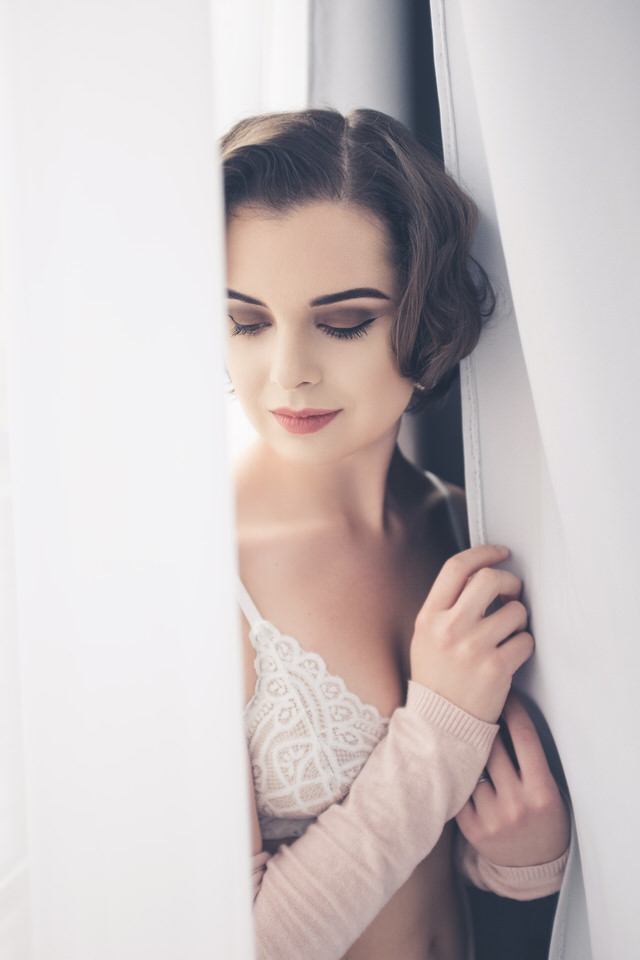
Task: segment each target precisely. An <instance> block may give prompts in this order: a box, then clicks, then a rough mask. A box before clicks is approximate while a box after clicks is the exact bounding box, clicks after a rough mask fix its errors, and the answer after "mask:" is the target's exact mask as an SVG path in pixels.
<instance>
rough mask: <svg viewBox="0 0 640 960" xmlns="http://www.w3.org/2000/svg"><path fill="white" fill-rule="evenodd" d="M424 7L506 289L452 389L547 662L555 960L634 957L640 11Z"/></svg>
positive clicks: (541, 677)
mask: <svg viewBox="0 0 640 960" xmlns="http://www.w3.org/2000/svg"><path fill="white" fill-rule="evenodd" d="M432 11H433V19H434V44H435V52H436V67H437V72H438V84H439V92H440V103H441V109H442V120H443V135H444V144H445V154H446V160H447V163H448V164H449V166H450V168H451V169H452V170H453V172H454V173H455V174H456V175H457V176H458V177H459V179H460V180H461V181H462V183H463V184H465V185H466V186H467V187H468V188H469V189H470V190H471V192H472V193H473V194H474V196H475V197H476V198H477V199H478V201H479V204H480V207H481V210H482V214H483V223H482V228H481V231H480V235H479V238H478V244H477V253H478V256H479V258H480V259H481V260H482V262H483V264H484V265H485V267H487V268H488V269H489V271H490V272H491V273H492V274H493V276H494V277H496V278H497V280H498V282H499V284H500V285H501V287H502V289H503V299H502V303H501V304H500V309H499V311H498V316H497V320H496V321H495V322H494V323H493V325H492V326H491V328H490V329H489V330H488V331H487V333H486V335H485V337H484V339H483V341H482V343H481V345H480V347H479V348H478V349H477V351H476V352H475V354H474V356H473V358H472V359H471V360H470V361H469V362H468V363H467V364H466V365H465V369H464V371H463V378H462V382H463V403H464V406H465V444H466V464H467V493H468V496H469V501H470V508H471V523H472V536H473V538H474V541H475V542H477V541H480V540H484V539H485V538H486V539H488V540H490V541H494V542H499V543H502V542H505V543H507V544H509V545H510V546H511V547H512V549H513V552H514V556H513V566H514V568H515V569H516V570H517V571H518V572H519V573H521V574H522V575H523V577H524V582H525V589H526V599H527V601H528V604H529V607H530V610H531V615H532V617H531V619H532V626H533V630H534V633H535V636H536V641H537V650H536V656H535V660H534V662H533V663H532V665H531V667H529V668H528V669H527V670H526V671H525V672H524V674H523V676H522V678H521V683H522V684H524V685H525V686H526V687H527V688H528V689H529V690H530V691H531V692H532V693H533V695H534V696H535V699H536V700H537V702H538V703H539V704H540V706H541V707H542V709H543V711H544V713H545V715H546V718H547V720H548V722H549V724H550V726H551V729H552V731H553V735H554V738H555V740H556V743H557V745H558V748H559V751H560V755H561V758H562V763H563V766H564V770H565V773H566V775H567V779H568V783H569V787H570V790H571V796H572V800H573V806H574V813H575V822H576V828H577V837H578V839H579V847H580V853H581V859H582V870H583V873H584V888H583V881H582V877H581V871H580V862H579V859H578V858H577V857H576V856H575V855H574V858H573V861H572V864H571V869H570V871H569V875H568V876H567V878H566V882H565V887H564V889H563V891H562V894H561V898H560V904H559V909H558V915H557V918H556V928H555V931H554V938H553V944H552V951H551V955H552V957H554V958H556V957H566V958H567V960H574V958H575V960H588V958H589V956H590V955H592V956H593V957H594V960H609V958H611V957H616V958H617V960H632V958H634V957H637V955H638V946H637V945H638V935H637V930H636V927H637V922H636V904H635V900H636V884H635V852H636V850H637V847H638V833H639V826H638V818H637V813H636V807H637V790H638V786H639V784H640V776H639V774H640V754H639V752H638V748H637V743H636V739H637V732H638V730H639V729H640V706H639V704H640V698H639V697H638V694H637V690H636V686H637V682H638V676H639V670H638V667H639V666H640V657H639V655H638V642H637V633H638V623H639V622H640V592H639V591H638V587H637V584H638V579H639V574H640V564H639V562H638V540H639V538H640V508H639V506H638V497H637V495H636V493H635V481H636V477H637V471H638V466H639V456H638V440H637V429H636V426H635V419H634V418H635V412H636V410H637V409H638V405H639V399H640V397H639V395H638V379H637V361H638V357H640V324H639V322H638V306H637V300H638V297H637V282H636V277H637V258H638V254H639V252H640V244H639V242H638V224H639V223H640V194H639V192H638V188H637V177H638V170H639V169H640V136H639V134H638V116H639V107H640V69H639V61H638V56H637V41H638V37H639V35H640V32H639V27H640V8H638V6H637V5H636V4H632V3H627V2H625V0H616V2H611V3H608V4H607V5H606V6H605V5H603V4H600V3H595V2H587V3H584V2H580V3H578V2H575V0H563V2H562V3H560V4H558V3H551V2H538V3H536V4H522V3H520V4H514V3H512V2H509V0H490V2H487V3H482V4H476V3H473V2H471V0H469V2H467V0H434V2H432ZM585 893H586V898H585ZM587 915H588V920H587ZM589 934H590V939H591V945H590V944H589ZM590 951H591V952H590Z"/></svg>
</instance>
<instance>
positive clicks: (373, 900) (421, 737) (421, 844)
mask: <svg viewBox="0 0 640 960" xmlns="http://www.w3.org/2000/svg"><path fill="white" fill-rule="evenodd" d="M497 729H498V728H497V726H495V725H494V724H489V723H486V722H483V721H481V720H478V719H476V718H475V717H472V716H470V715H469V714H468V713H465V712H464V711H463V710H461V709H460V708H459V707H456V706H455V705H454V704H452V703H450V702H448V701H446V700H444V699H443V698H442V697H440V696H438V694H436V693H433V692H432V691H431V690H428V689H426V688H425V687H423V686H421V685H420V684H418V683H414V682H411V681H410V684H409V692H408V695H407V703H406V706H404V707H401V708H399V709H398V710H396V711H395V712H394V714H393V716H392V718H391V721H390V723H389V730H388V733H387V735H386V737H385V738H384V740H382V741H381V742H380V743H379V744H378V746H377V747H376V748H375V750H374V751H373V753H372V754H371V757H370V758H369V760H368V761H367V763H366V764H365V766H364V768H363V769H362V771H361V773H360V774H359V776H358V777H357V778H356V780H355V781H354V783H353V785H352V787H351V791H350V793H349V796H348V797H347V798H346V799H345V801H344V802H343V803H342V804H334V805H333V806H331V807H329V809H328V810H326V811H325V812H324V813H323V814H321V816H320V817H319V818H318V820H317V822H316V823H314V824H312V825H311V826H310V827H309V829H308V830H307V832H306V833H305V834H304V836H303V837H301V838H300V839H299V840H297V841H296V842H295V843H294V844H292V845H291V846H290V847H285V846H283V847H281V848H280V850H279V851H278V853H276V854H275V855H274V856H273V857H268V855H267V854H264V853H261V854H257V855H256V856H255V857H254V868H255V869H256V870H257V874H254V878H255V877H256V876H257V877H259V881H261V882H258V883H257V884H254V889H256V890H257V893H256V898H255V902H254V921H255V928H256V941H257V956H258V958H259V960H299V958H301V957H313V958H314V960H332V958H336V960H337V958H339V957H342V956H343V954H344V953H345V951H346V950H347V949H348V947H349V946H350V945H351V944H352V943H353V942H354V941H355V940H356V939H357V938H358V937H359V936H360V934H361V933H362V932H363V931H364V930H365V928H366V927H367V926H368V925H369V923H370V922H371V921H372V920H373V918H374V917H375V916H376V915H377V914H378V913H379V911H380V910H381V909H382V907H383V906H384V904H385V903H386V902H387V900H388V899H389V898H390V897H391V895H392V894H393V893H394V892H395V891H396V890H397V889H399V887H400V886H401V885H402V884H403V883H404V882H405V880H406V879H407V878H408V877H409V875H410V874H411V873H412V871H413V870H414V869H415V867H416V866H417V864H418V863H419V862H420V861H421V860H423V859H424V857H425V856H426V855H427V854H428V853H429V852H430V850H431V849H432V848H433V847H434V846H435V844H436V842H437V840H438V838H439V837H440V834H441V832H442V829H443V826H444V824H445V823H446V821H447V820H449V819H451V818H452V817H453V816H455V814H456V812H457V811H458V810H459V809H460V808H461V807H462V805H463V804H464V802H465V800H466V798H467V797H468V796H469V794H470V793H471V791H472V790H473V787H474V785H475V783H476V782H477V779H478V777H479V775H480V773H481V771H482V769H483V766H484V764H485V763H486V760H487V758H488V755H489V751H490V748H491V744H492V742H493V739H494V737H495V735H496V732H497ZM256 823H257V821H256ZM265 864H266V866H265Z"/></svg>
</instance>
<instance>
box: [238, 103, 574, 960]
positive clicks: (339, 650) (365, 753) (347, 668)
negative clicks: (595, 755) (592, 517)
mask: <svg viewBox="0 0 640 960" xmlns="http://www.w3.org/2000/svg"><path fill="white" fill-rule="evenodd" d="M223 162H224V182H225V200H226V206H227V282H228V288H229V290H228V296H229V306H228V347H227V363H228V369H229V374H230V377H231V380H232V382H233V386H234V389H235V392H236V394H237V396H238V398H239V400H240V402H241V403H242V405H243V407H244V409H245V412H246V413H247V415H248V417H249V419H250V420H251V422H252V423H253V425H254V427H255V428H256V430H257V433H258V440H257V441H256V443H255V445H254V446H253V447H252V448H251V449H250V450H249V451H248V452H247V454H246V455H245V457H244V458H243V459H242V460H241V462H240V463H239V464H238V470H237V481H236V492H237V512H238V516H237V529H238V541H239V565H240V575H241V580H242V584H241V585H240V587H239V592H240V602H241V606H242V609H243V613H244V621H243V624H244V635H245V639H244V647H245V678H246V700H247V708H246V711H245V721H246V726H247V738H248V744H249V754H250V761H251V770H252V776H253V782H254V788H255V789H254V794H253V796H252V810H253V843H254V849H253V853H254V883H255V887H254V889H255V902H254V918H255V923H256V939H257V948H258V956H259V957H261V958H262V957H271V958H278V960H284V958H287V957H291V958H303V957H304V958H308V960H314V958H329V957H334V958H339V957H342V956H344V957H348V958H349V960H358V958H367V960H385V958H388V957H391V956H393V957H399V958H402V960H424V958H436V957H437V958H442V960H461V958H463V957H465V956H467V955H468V950H469V944H468V942H467V939H468V938H467V936H466V924H465V919H464V912H463V901H462V899H461V895H460V887H459V883H458V875H459V873H460V872H461V873H462V874H464V875H466V876H467V877H468V878H470V879H471V880H472V881H473V882H474V883H476V884H478V885H480V886H483V887H485V888H489V889H493V890H494V891H496V892H498V893H502V894H505V895H508V896H512V897H521V898H525V899H526V898H531V897H536V896H543V895H546V894H548V893H550V892H553V891H554V890H557V889H558V887H559V883H560V880H561V876H562V870H563V868H564V863H565V861H566V848H567V845H568V841H569V822H568V815H567V811H566V809H565V806H564V803H563V801H562V798H561V797H560V794H559V792H558V789H557V787H556V785H555V782H554V781H553V778H552V776H551V774H550V772H549V769H548V766H547V764H546V760H545V758H544V755H543V753H542V749H541V746H540V743H539V740H538V738H537V735H536V734H535V731H534V729H533V727H532V725H531V723H530V721H529V720H528V717H527V715H526V713H525V711H524V709H523V708H522V706H521V705H520V703H519V702H518V701H517V699H515V698H514V697H513V696H512V695H511V696H508V695H509V689H510V684H511V677H512V675H513V673H514V672H515V670H516V669H517V668H518V667H519V666H520V665H521V664H522V663H523V662H524V661H525V660H526V659H527V658H528V657H529V656H530V655H531V652H532V649H533V640H532V638H531V636H530V634H529V633H527V631H526V621H527V614H526V610H525V608H524V607H523V605H522V604H521V603H520V602H519V599H518V597H519V594H520V589H521V584H520V581H519V580H518V578H517V577H515V576H514V575H513V574H512V573H510V572H508V571H506V570H503V569H500V568H499V566H498V565H499V564H500V563H502V562H503V561H504V560H505V559H506V557H507V556H508V550H506V548H503V547H498V546H490V545H487V546H482V547H476V548H474V549H471V550H463V549H462V548H463V546H464V544H463V543H462V542H461V536H460V530H461V529H462V523H461V517H462V516H463V509H464V508H463V502H462V495H461V492H460V491H458V490H455V489H453V488H451V487H448V486H446V485H444V484H442V483H441V482H440V481H439V480H438V479H437V478H435V477H433V476H432V475H430V474H427V475H424V474H423V473H422V472H421V471H419V470H417V469H416V468H415V467H414V466H413V465H411V464H410V463H409V462H408V461H407V460H406V459H405V458H404V457H403V456H402V454H401V453H400V452H399V450H398V448H397V445H396V440H397V435H398V428H399V423H400V418H401V416H402V413H403V411H404V410H405V409H406V408H407V407H408V406H412V405H413V406H415V405H416V404H418V403H422V402H425V401H426V400H427V399H429V398H432V397H435V396H437V395H438V394H439V393H441V392H443V391H444V390H445V389H446V386H447V384H448V381H449V380H450V377H451V374H452V371H453V370H454V369H455V366H456V364H457V363H458V361H459V360H460V359H461V358H462V357H463V356H465V355H466V354H467V353H468V352H469V351H470V350H471V349H472V348H473V346H474V345H475V343H476V342H477V339H478V336H479V334H480V329H481V324H482V320H483V317H484V316H485V315H486V314H487V313H488V312H490V302H489V301H490V290H489V288H488V284H487V283H486V279H485V278H484V274H482V272H481V271H480V270H479V269H477V268H476V269H475V275H472V274H471V273H470V270H469V265H470V262H469V245H470V242H471V238H472V234H473V229H474V226H475V220H476V212H475V207H474V205H473V203H472V202H471V201H470V200H469V198H467V197H466V196H465V195H464V194H463V193H462V192H461V191H460V190H459V188H458V187H457V186H456V185H455V183H454V182H453V181H452V180H451V179H450V178H449V177H448V176H447V175H446V174H445V173H444V172H443V171H442V169H441V168H440V167H439V165H438V164H437V163H436V162H435V161H434V160H433V159H432V158H431V157H430V156H429V155H428V153H427V152H426V151H424V150H423V149H422V148H421V147H420V146H419V145H418V144H417V143H416V142H415V141H414V140H413V139H412V138H411V137H410V135H409V134H408V133H407V132H406V130H405V129H404V128H403V127H402V126H401V125H400V124H399V123H397V122H396V121H394V120H392V119H391V118H389V117H386V116H384V115H382V114H379V113H376V112H375V111H369V110H358V111H355V112H354V113H352V114H351V115H349V116H348V117H347V118H344V117H342V116H341V115H340V114H339V113H337V112H335V111H330V110H308V111H303V112H301V113H298V114H286V115H274V116H267V117H258V118H253V119H251V120H247V121H243V122H241V123H240V124H238V125H237V126H236V127H235V128H234V129H233V130H232V131H231V132H230V133H229V134H228V135H227V137H226V138H225V139H224V141H223ZM487 304H488V306H487ZM425 598H426V599H425ZM496 601H498V602H496ZM258 611H259V612H258ZM489 611H492V612H489ZM485 614H486V615H485ZM265 618H266V619H265ZM254 658H255V661H254ZM503 712H504V713H503ZM501 713H503V715H504V720H505V723H506V726H507V728H508V730H509V733H510V739H511V740H512V741H513V749H514V751H515V754H513V753H512V752H510V750H509V749H508V748H507V745H506V740H505V738H503V736H502V735H500V734H498V735H497V733H498V725H497V721H498V719H499V717H500V715H501ZM505 736H506V735H505ZM506 739H509V738H508V737H507V738H506ZM485 768H486V769H485ZM454 818H457V826H456V825H455V822H454ZM454 841H455V847H454Z"/></svg>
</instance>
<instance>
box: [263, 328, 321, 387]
mask: <svg viewBox="0 0 640 960" xmlns="http://www.w3.org/2000/svg"><path fill="white" fill-rule="evenodd" d="M314 353H315V351H314V350H313V347H312V345H311V344H309V343H308V342H306V338H305V336H304V334H300V333H294V332H292V331H284V330H281V331H278V333H277V334H276V336H275V338H274V342H273V353H272V356H271V380H272V382H273V383H275V384H277V385H278V386H279V387H280V388H281V389H282V390H295V389H297V388H298V387H303V386H308V385H313V384H316V383H318V382H319V380H320V379H321V373H320V367H319V363H318V359H317V357H315V356H314Z"/></svg>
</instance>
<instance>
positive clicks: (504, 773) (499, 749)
mask: <svg viewBox="0 0 640 960" xmlns="http://www.w3.org/2000/svg"><path fill="white" fill-rule="evenodd" d="M487 771H488V773H489V776H490V777H491V782H492V783H493V786H494V789H495V791H496V793H497V794H501V793H507V792H509V791H510V790H512V789H513V788H514V787H516V786H519V785H520V776H519V774H518V771H517V769H516V768H515V766H514V764H513V761H512V759H511V757H510V756H509V751H508V750H507V748H506V746H505V743H504V740H503V739H502V735H501V734H500V733H498V736H497V737H496V738H495V740H494V741H493V746H492V747H491V753H490V754H489V759H488V760H487Z"/></svg>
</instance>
